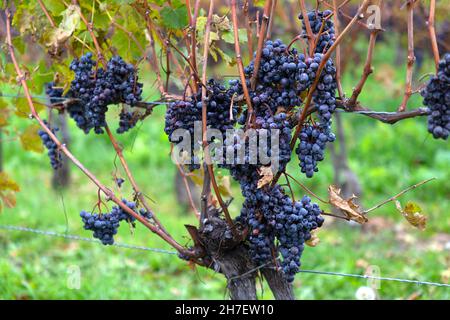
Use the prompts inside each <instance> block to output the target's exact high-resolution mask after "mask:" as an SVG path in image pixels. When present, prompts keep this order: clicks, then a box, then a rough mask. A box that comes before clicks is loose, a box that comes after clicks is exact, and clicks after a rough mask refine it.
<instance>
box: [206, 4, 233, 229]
mask: <svg viewBox="0 0 450 320" xmlns="http://www.w3.org/2000/svg"><path fill="white" fill-rule="evenodd" d="M213 11H214V0H211V1H210V3H209V10H208V18H207V20H206V26H205V45H204V50H203V71H202V82H203V83H205V84H206V71H207V68H208V55H209V37H210V32H211V21H212V14H213ZM207 108H208V105H207V103H206V86H202V137H203V139H202V140H203V141H202V143H203V151H204V155H205V162H206V166H207V170H208V172H209V176H210V179H211V184H212V186H213V189H214V193H215V194H216V197H217V201H218V202H219V205H220V207H221V208H222V210H223V214H224V216H225V220H226V221H227V224H228V225H229V226H230V228H231V230H232V232H233V234H234V235H235V236H237V233H236V229H235V227H234V223H233V220H232V219H231V216H230V213H229V212H228V208H227V205H226V204H225V202H224V201H223V199H222V196H221V195H220V190H219V187H218V186H217V182H216V178H215V176H214V170H213V166H212V163H211V155H210V154H209V146H208V141H207V125H208V124H207V114H208V110H207ZM205 183H209V182H208V181H206V182H205Z"/></svg>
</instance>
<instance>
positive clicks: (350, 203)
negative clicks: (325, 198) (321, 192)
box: [328, 185, 368, 224]
mask: <svg viewBox="0 0 450 320" xmlns="http://www.w3.org/2000/svg"><path fill="white" fill-rule="evenodd" d="M328 194H329V197H330V199H329V202H330V204H331V205H333V206H334V207H336V208H338V209H339V210H340V211H341V212H342V213H343V214H344V215H345V216H346V217H347V218H348V219H349V220H353V221H355V222H358V223H360V224H364V223H366V222H367V221H368V220H367V217H366V216H365V215H364V213H363V212H362V211H361V208H360V207H359V205H357V204H356V203H355V202H354V200H355V199H357V197H356V196H355V195H352V196H351V197H350V198H348V199H344V198H342V196H341V189H340V188H338V187H336V186H333V185H331V186H329V187H328Z"/></svg>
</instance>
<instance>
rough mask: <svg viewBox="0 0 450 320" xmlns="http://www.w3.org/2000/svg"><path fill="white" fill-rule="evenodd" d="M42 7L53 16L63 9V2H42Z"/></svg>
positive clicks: (56, 0) (54, 0)
mask: <svg viewBox="0 0 450 320" xmlns="http://www.w3.org/2000/svg"><path fill="white" fill-rule="evenodd" d="M44 5H45V7H46V8H47V10H48V11H50V12H52V13H53V14H55V15H56V14H59V13H60V12H62V11H64V9H65V6H64V2H63V1H61V0H44Z"/></svg>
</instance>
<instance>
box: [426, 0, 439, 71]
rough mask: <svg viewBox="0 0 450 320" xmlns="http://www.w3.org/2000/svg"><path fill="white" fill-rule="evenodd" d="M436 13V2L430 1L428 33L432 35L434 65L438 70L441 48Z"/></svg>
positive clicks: (434, 0)
mask: <svg viewBox="0 0 450 320" xmlns="http://www.w3.org/2000/svg"><path fill="white" fill-rule="evenodd" d="M435 11H436V0H430V15H429V16H428V21H427V24H428V32H429V33H430V41H431V50H432V51H433V57H434V63H435V64H436V70H437V69H438V67H439V59H440V56H439V47H438V44H437V37H436V30H435V28H434V16H435Z"/></svg>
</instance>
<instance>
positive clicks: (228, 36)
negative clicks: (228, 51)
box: [222, 29, 247, 43]
mask: <svg viewBox="0 0 450 320" xmlns="http://www.w3.org/2000/svg"><path fill="white" fill-rule="evenodd" d="M238 36H239V43H246V42H247V30H246V29H239V30H238ZM222 40H223V41H225V42H227V43H234V31H233V29H231V30H230V31H223V32H222Z"/></svg>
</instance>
